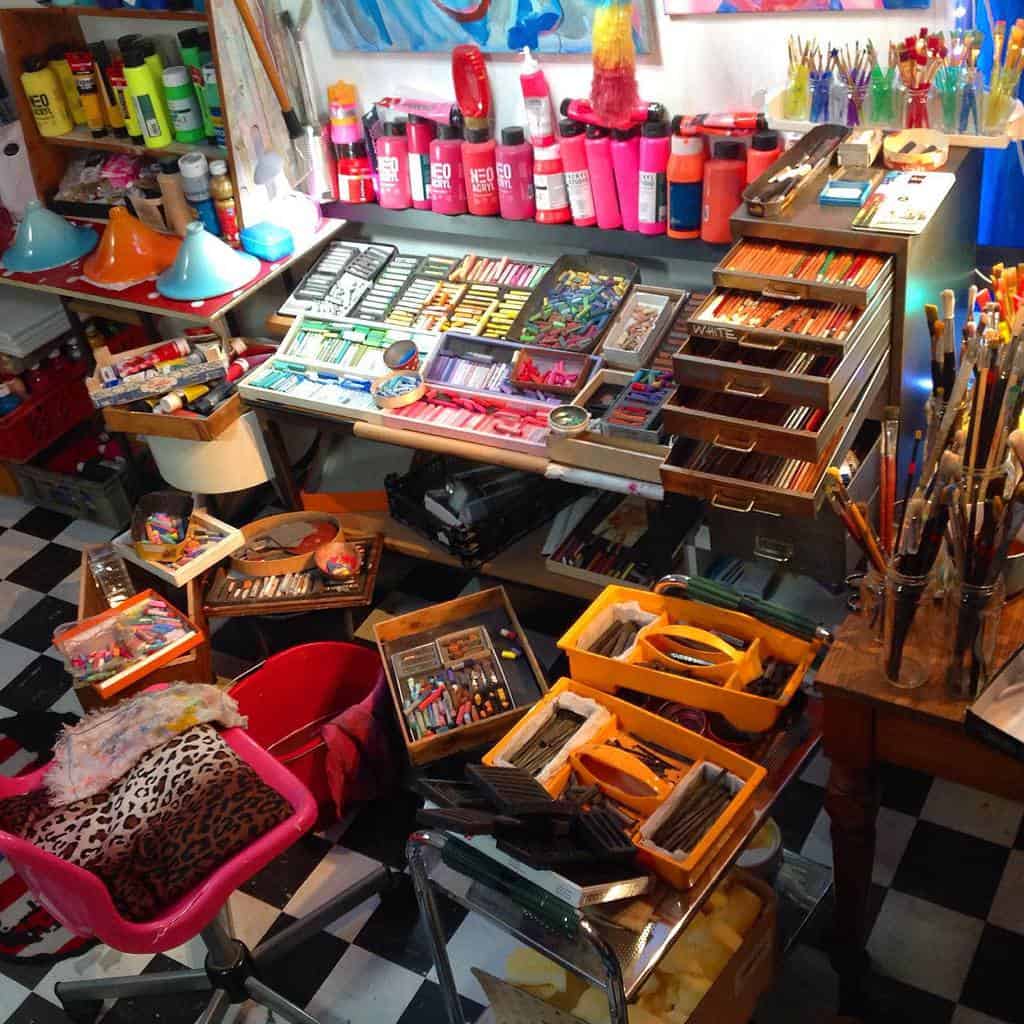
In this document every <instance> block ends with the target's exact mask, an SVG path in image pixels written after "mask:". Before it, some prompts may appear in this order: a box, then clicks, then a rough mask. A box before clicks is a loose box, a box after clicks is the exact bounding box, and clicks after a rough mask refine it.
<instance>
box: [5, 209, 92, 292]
mask: <svg viewBox="0 0 1024 1024" xmlns="http://www.w3.org/2000/svg"><path fill="white" fill-rule="evenodd" d="M98 241H99V236H98V235H97V234H96V232H95V231H93V229H92V228H87V227H78V226H77V225H75V224H72V223H70V222H69V221H66V220H65V219H64V218H63V217H62V216H60V214H58V213H54V212H53V210H48V209H47V208H46V207H45V206H43V204H42V203H41V202H39V200H38V199H33V200H32V201H31V202H29V203H27V204H26V206H25V216H24V217H23V218H22V220H21V223H20V224H19V225H18V233H17V234H16V235H15V236H14V242H13V243H12V245H11V247H10V248H9V249H8V250H7V251H6V252H5V253H4V255H3V258H2V259H0V266H2V267H3V268H4V270H14V271H17V272H18V273H21V274H33V273H35V272H36V271H40V270H52V269H53V268H54V267H62V266H64V264H65V263H71V262H72V261H73V260H77V259H81V258H82V257H83V256H84V255H85V254H86V253H88V252H92V250H93V249H95V248H96V243H97V242H98Z"/></svg>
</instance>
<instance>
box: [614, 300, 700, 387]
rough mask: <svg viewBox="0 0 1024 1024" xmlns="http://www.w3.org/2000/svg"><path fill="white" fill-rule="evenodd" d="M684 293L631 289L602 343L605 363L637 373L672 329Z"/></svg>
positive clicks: (646, 363)
mask: <svg viewBox="0 0 1024 1024" xmlns="http://www.w3.org/2000/svg"><path fill="white" fill-rule="evenodd" d="M687 295H688V293H687V292H684V291H680V290H679V289H678V288H655V287H654V286H652V285H647V284H645V285H639V284H638V285H634V286H633V287H632V288H631V289H630V292H629V295H628V296H627V297H626V301H625V302H624V303H623V304H622V305H621V306H620V307H619V311H618V312H617V313H616V314H615V317H614V319H613V320H612V322H611V326H610V327H609V328H608V333H607V334H605V336H604V341H603V342H601V355H602V357H603V358H604V361H605V362H606V363H607V364H608V365H609V366H612V367H615V368H616V369H623V370H639V369H640V368H641V367H643V366H648V365H650V363H649V360H650V358H651V356H652V354H653V353H654V350H655V349H656V348H657V347H658V344H659V342H660V341H661V339H662V338H663V337H664V335H665V332H666V331H667V330H668V329H669V327H671V326H672V324H673V322H674V321H675V318H676V314H677V313H678V312H679V307H680V305H681V304H682V302H683V300H684V299H685V298H686V296H687Z"/></svg>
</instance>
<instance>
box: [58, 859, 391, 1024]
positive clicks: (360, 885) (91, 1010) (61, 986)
mask: <svg viewBox="0 0 1024 1024" xmlns="http://www.w3.org/2000/svg"><path fill="white" fill-rule="evenodd" d="M398 877H399V876H398V874H397V873H396V872H394V871H391V870H390V869H389V868H386V867H379V868H377V869H376V870H375V871H372V872H371V873H370V874H369V875H367V876H366V877H365V878H364V879H362V880H360V881H359V882H357V883H356V884H355V885H353V886H351V887H350V888H348V889H347V890H346V891H345V892H343V893H339V894H338V895H337V896H335V897H334V898H333V899H331V900H328V901H327V902H326V903H324V904H323V905H322V906H320V907H318V908H317V909H316V910H314V911H312V912H311V913H309V914H307V915H306V916H305V917H303V918H300V919H299V920H298V921H295V922H294V923H293V924H290V925H289V926H288V927H287V928H283V929H282V930H281V931H280V932H278V933H277V934H276V935H275V936H273V938H270V939H268V940H267V941H266V942H262V943H260V945H259V946H257V947H256V949H255V950H253V951H252V952H251V953H250V951H249V949H248V948H247V947H246V946H245V945H244V943H241V942H239V941H238V940H237V939H236V938H235V937H234V936H233V935H232V934H231V933H230V931H229V929H228V927H227V925H226V921H227V915H226V914H225V912H224V911H223V910H222V911H221V912H220V914H218V916H217V917H216V918H215V919H214V920H213V922H211V923H210V924H209V925H208V926H207V927H206V928H204V929H203V930H202V932H201V937H202V940H203V943H204V944H205V946H206V949H207V955H206V967H205V968H203V969H198V970H180V971H165V972H161V973H159V974H140V975H136V976H135V977H130V978H97V979H95V980H93V981H70V982H59V983H58V984H57V985H56V987H55V995H56V996H57V998H58V999H59V1000H60V1002H61V1005H62V1006H63V1007H64V1011H65V1013H67V1015H68V1017H70V1018H71V1020H72V1021H74V1022H75V1024H91V1022H92V1021H95V1020H96V1018H97V1017H98V1016H99V1014H100V1011H101V1010H102V1009H103V1001H104V1000H107V999H130V998H134V997H137V996H167V995H176V994H178V993H183V992H212V993H213V995H212V996H211V998H210V1002H209V1003H208V1004H207V1007H206V1009H205V1010H204V1011H203V1012H202V1014H201V1015H200V1016H199V1019H198V1020H197V1022H196V1024H219V1022H220V1021H221V1020H223V1018H224V1016H225V1014H226V1013H227V1012H228V1010H229V1009H230V1008H231V1006H232V1005H234V1004H237V1003H241V1002H244V1001H245V1000H246V999H252V1000H254V1001H255V1002H257V1003H260V1004H261V1005H262V1006H265V1007H266V1008H267V1009H268V1010H270V1011H271V1012H272V1013H273V1014H274V1015H275V1016H276V1017H278V1018H280V1020H282V1021H285V1022H287V1024H318V1022H317V1020H316V1018H314V1017H311V1016H310V1015H309V1014H308V1013H306V1011H305V1010H303V1009H301V1008H300V1007H298V1006H296V1005H295V1004H294V1003H292V1002H290V1001H289V1000H288V999H286V998H285V997H284V996H282V995H280V994H279V993H277V992H275V991H274V990H273V989H272V988H270V987H269V986H268V985H265V984H264V983H263V982H262V981H261V980H260V977H259V974H260V971H261V970H262V969H263V968H264V967H267V966H269V965H270V964H271V963H273V962H274V961H275V960H277V959H278V958H279V957H281V956H284V955H285V954H286V953H289V952H291V951H292V950H293V949H295V948H296V947H297V946H299V945H301V944H302V943H303V942H305V941H306V939H308V938H311V937H312V936H313V935H315V934H316V933H317V932H319V931H322V930H323V928H324V926H325V925H328V924H330V923H331V922H332V921H335V920H337V919H338V918H339V917H341V916H342V915H343V914H347V913H348V912H349V911H350V910H353V909H355V908H356V907H358V906H359V905H360V904H361V903H363V902H365V901H366V900H368V899H369V898H370V897H371V896H374V895H376V894H377V893H381V892H386V891H387V890H389V889H391V888H393V886H394V885H395V882H396V879H397V878H398Z"/></svg>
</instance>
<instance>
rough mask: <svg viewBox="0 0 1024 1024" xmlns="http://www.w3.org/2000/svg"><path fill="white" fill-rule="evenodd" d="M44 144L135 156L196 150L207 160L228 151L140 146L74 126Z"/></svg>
mask: <svg viewBox="0 0 1024 1024" xmlns="http://www.w3.org/2000/svg"><path fill="white" fill-rule="evenodd" d="M43 141H44V144H47V145H51V146H68V147H70V148H71V149H101V150H104V151H105V152H108V153H133V154H136V155H137V156H153V157H159V156H181V155H182V154H183V153H191V152H193V151H194V150H198V151H199V152H200V153H202V154H203V155H204V156H205V157H206V158H207V159H208V160H226V159H227V158H228V151H227V150H226V149H225V148H224V147H222V146H206V145H200V144H199V143H184V142H172V143H171V144H170V145H169V146H160V147H158V148H150V147H149V146H140V145H137V144H136V143H134V142H132V141H131V140H130V139H119V138H117V137H116V136H114V135H104V136H101V137H100V138H98V139H97V138H94V137H93V134H92V132H90V131H89V129H88V128H75V129H74V130H73V131H70V132H68V133H67V135H57V136H54V137H51V138H48V139H44V140H43Z"/></svg>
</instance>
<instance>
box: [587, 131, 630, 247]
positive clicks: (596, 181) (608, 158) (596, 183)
mask: <svg viewBox="0 0 1024 1024" xmlns="http://www.w3.org/2000/svg"><path fill="white" fill-rule="evenodd" d="M586 148H587V168H588V170H589V171H590V190H591V192H593V194H594V210H595V211H596V213H597V226H598V227H599V228H604V229H605V230H607V231H610V230H613V229H615V228H621V227H622V217H621V216H620V215H619V199H618V196H617V195H616V194H615V171H614V170H613V168H612V140H611V139H610V138H609V136H608V129H607V128H601V127H599V126H598V125H596V124H592V125H590V126H589V127H588V128H587V140H586Z"/></svg>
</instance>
